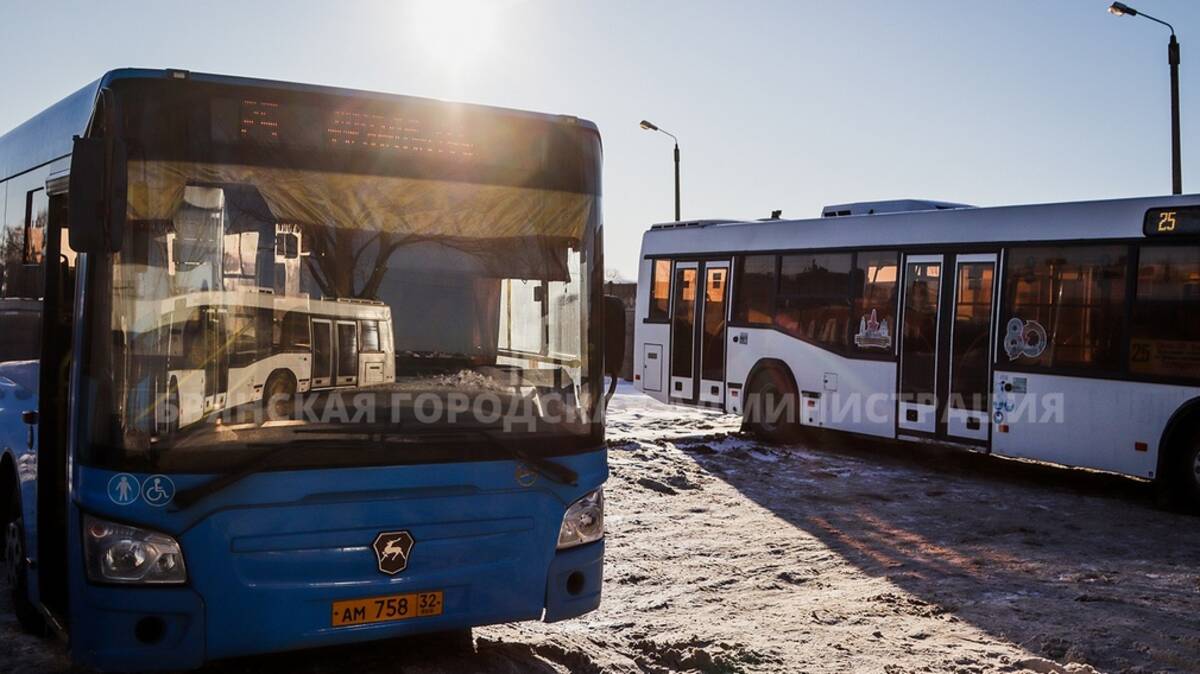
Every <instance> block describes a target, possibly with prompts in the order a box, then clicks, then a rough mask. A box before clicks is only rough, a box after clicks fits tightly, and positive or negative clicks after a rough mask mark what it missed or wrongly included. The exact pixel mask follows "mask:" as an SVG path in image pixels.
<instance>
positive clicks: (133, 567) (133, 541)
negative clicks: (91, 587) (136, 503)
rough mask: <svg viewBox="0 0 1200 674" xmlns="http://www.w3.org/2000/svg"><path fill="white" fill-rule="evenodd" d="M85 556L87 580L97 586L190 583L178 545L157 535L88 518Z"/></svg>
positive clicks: (171, 539)
mask: <svg viewBox="0 0 1200 674" xmlns="http://www.w3.org/2000/svg"><path fill="white" fill-rule="evenodd" d="M83 553H84V559H85V560H86V563H87V572H88V579H90V580H93V581H96V582H100V583H126V584H136V583H154V584H159V585H164V584H172V583H183V582H185V581H187V570H186V569H185V568H184V566H183V552H182V551H181V550H180V549H179V543H178V542H177V541H176V540H175V539H174V538H171V537H170V536H168V535H166V534H160V533H158V532H157V531H150V530H148V529H141V528H139V527H131V526H129V525H127V524H117V523H115V522H109V521H106V520H102V519H100V518H97V517H92V516H90V515H87V516H84V518H83Z"/></svg>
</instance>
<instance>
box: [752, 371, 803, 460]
mask: <svg viewBox="0 0 1200 674" xmlns="http://www.w3.org/2000/svg"><path fill="white" fill-rule="evenodd" d="M799 403H800V400H799V396H798V395H797V392H796V387H795V386H794V385H793V384H792V380H791V377H789V376H788V375H787V373H785V372H783V371H782V370H780V369H779V368H776V367H768V368H766V369H764V370H762V371H761V372H759V373H758V374H756V375H754V378H753V379H751V380H750V385H749V386H748V387H747V389H746V397H745V399H744V401H743V403H742V404H743V408H742V424H743V426H744V427H745V428H746V429H747V430H749V431H750V432H751V433H753V434H755V435H757V436H758V437H760V438H762V439H763V440H766V441H768V442H773V443H785V442H791V441H793V440H796V439H797V437H798V436H799V424H798V418H797V414H798V413H799Z"/></svg>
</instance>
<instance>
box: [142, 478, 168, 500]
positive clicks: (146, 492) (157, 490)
mask: <svg viewBox="0 0 1200 674" xmlns="http://www.w3.org/2000/svg"><path fill="white" fill-rule="evenodd" d="M173 498H175V483H174V482H172V481H171V478H169V477H167V476H166V475H151V476H150V477H148V478H146V481H145V482H144V483H142V500H143V501H145V502H146V505H150V506H154V507H155V508H161V507H162V506H165V505H167V504H168V503H170V502H171V499H173Z"/></svg>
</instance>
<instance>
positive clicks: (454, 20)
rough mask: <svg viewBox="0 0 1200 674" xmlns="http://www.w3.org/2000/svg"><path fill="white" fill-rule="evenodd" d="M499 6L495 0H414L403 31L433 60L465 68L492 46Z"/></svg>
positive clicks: (497, 25) (477, 60)
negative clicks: (405, 28) (405, 29)
mask: <svg viewBox="0 0 1200 674" xmlns="http://www.w3.org/2000/svg"><path fill="white" fill-rule="evenodd" d="M503 6H504V3H501V2H496V1H495V0H491V1H489V0H418V1H417V2H414V3H413V4H412V5H410V7H409V12H408V22H409V25H408V26H407V31H406V32H407V34H408V35H411V36H413V37H414V38H415V39H416V40H417V41H418V42H419V43H420V44H421V46H422V48H423V50H424V51H425V52H426V53H428V54H429V55H430V56H431V57H432V58H433V59H434V60H435V61H438V62H441V63H444V64H445V65H447V66H450V67H454V68H461V67H466V66H469V65H472V64H474V63H477V62H479V61H480V59H482V58H484V57H486V55H487V54H488V53H489V52H491V51H492V49H494V48H495V46H496V43H497V41H498V37H499V36H498V32H499V24H500V13H501V12H500V10H501V9H502V8H503Z"/></svg>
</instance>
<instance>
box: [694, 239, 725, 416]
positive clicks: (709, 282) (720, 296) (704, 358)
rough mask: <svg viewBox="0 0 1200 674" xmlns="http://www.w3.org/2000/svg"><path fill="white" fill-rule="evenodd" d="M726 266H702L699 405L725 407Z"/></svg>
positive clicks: (720, 264) (719, 264)
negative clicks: (702, 290) (702, 293)
mask: <svg viewBox="0 0 1200 674" xmlns="http://www.w3.org/2000/svg"><path fill="white" fill-rule="evenodd" d="M728 288H729V262H728V261H724V260H722V261H720V262H705V263H704V296H703V301H702V302H701V305H700V322H699V324H698V325H697V328H698V329H697V332H698V336H697V341H698V342H699V343H700V358H699V361H700V390H699V392H698V395H697V397H698V398H699V402H700V403H702V404H706V405H717V406H723V405H724V404H725V305H726V303H727V298H728V292H729V291H728Z"/></svg>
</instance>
